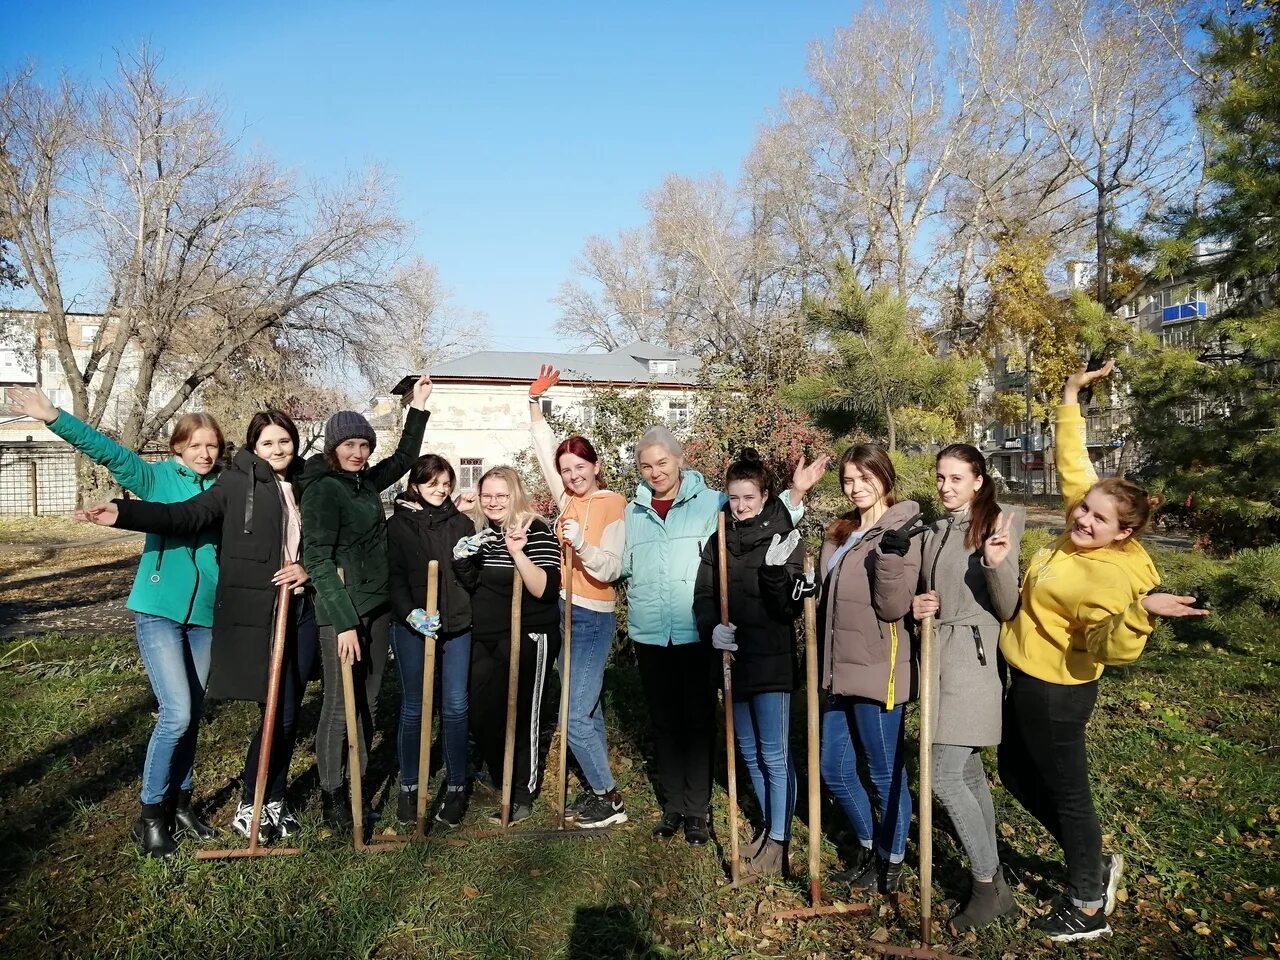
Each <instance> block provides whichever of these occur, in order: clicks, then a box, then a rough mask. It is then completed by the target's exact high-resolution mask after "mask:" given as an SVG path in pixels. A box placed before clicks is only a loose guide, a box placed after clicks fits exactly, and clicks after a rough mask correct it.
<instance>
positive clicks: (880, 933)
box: [871, 927, 889, 943]
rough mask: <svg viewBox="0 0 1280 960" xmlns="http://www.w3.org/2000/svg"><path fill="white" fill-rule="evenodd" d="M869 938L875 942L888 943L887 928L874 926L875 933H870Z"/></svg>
mask: <svg viewBox="0 0 1280 960" xmlns="http://www.w3.org/2000/svg"><path fill="white" fill-rule="evenodd" d="M871 939H872V940H874V941H875V942H876V943H888V942H889V928H888V927H876V930H875V933H873V934H871Z"/></svg>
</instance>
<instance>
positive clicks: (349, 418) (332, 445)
mask: <svg viewBox="0 0 1280 960" xmlns="http://www.w3.org/2000/svg"><path fill="white" fill-rule="evenodd" d="M351 439H360V440H368V441H369V452H370V453H372V452H373V448H374V447H376V446H377V445H378V437H377V434H375V433H374V432H373V427H371V426H369V421H368V420H366V419H365V418H364V417H363V416H361V415H360V414H358V413H356V412H355V411H354V410H339V411H338V412H337V413H335V414H334V415H333V416H332V417H330V418H329V422H328V423H326V424H325V425H324V452H325V453H333V451H334V450H336V449H338V444H340V443H342V442H343V441H344V440H351Z"/></svg>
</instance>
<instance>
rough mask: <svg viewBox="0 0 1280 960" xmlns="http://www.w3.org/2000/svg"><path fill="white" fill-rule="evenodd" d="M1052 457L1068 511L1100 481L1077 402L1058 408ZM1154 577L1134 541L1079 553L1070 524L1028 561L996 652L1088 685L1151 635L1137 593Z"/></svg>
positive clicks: (1040, 672)
mask: <svg viewBox="0 0 1280 960" xmlns="http://www.w3.org/2000/svg"><path fill="white" fill-rule="evenodd" d="M1057 440H1058V445H1057V449H1056V450H1055V457H1054V460H1055V462H1056V465H1057V468H1058V477H1059V481H1060V483H1061V484H1062V497H1063V500H1064V501H1065V502H1066V506H1067V518H1068V519H1067V523H1068V525H1069V524H1070V522H1071V520H1070V517H1071V512H1072V511H1073V510H1074V509H1075V507H1076V505H1077V504H1078V503H1079V502H1080V501H1081V500H1082V499H1083V498H1084V495H1085V494H1086V493H1088V492H1089V489H1090V488H1091V487H1092V486H1093V485H1094V483H1096V482H1097V480H1098V475H1097V473H1096V472H1095V471H1094V469H1093V464H1092V462H1091V461H1090V460H1089V453H1088V450H1087V449H1086V447H1085V421H1084V417H1082V416H1081V415H1080V408H1079V406H1077V405H1076V404H1068V405H1065V406H1061V407H1058V428H1057ZM1159 582H1160V575H1159V574H1158V573H1157V572H1156V568H1155V565H1154V564H1153V563H1152V562H1151V557H1150V556H1148V555H1147V551H1146V550H1144V549H1143V548H1142V544H1140V543H1138V542H1137V541H1136V540H1134V539H1133V538H1129V539H1128V540H1125V541H1123V542H1122V543H1121V544H1120V545H1119V546H1113V547H1101V548H1095V549H1092V550H1079V549H1077V548H1076V546H1075V545H1074V544H1073V543H1072V542H1071V536H1070V527H1069V526H1068V529H1067V531H1064V532H1063V534H1062V536H1060V537H1059V538H1058V539H1057V541H1055V542H1054V544H1053V545H1052V546H1050V547H1046V548H1044V549H1042V550H1040V551H1038V552H1037V553H1036V555H1035V556H1034V557H1032V558H1031V563H1030V564H1029V566H1028V567H1027V575H1026V578H1025V579H1024V580H1023V581H1022V602H1021V606H1020V608H1019V610H1018V613H1017V615H1016V616H1015V617H1014V618H1013V619H1012V620H1010V621H1008V622H1006V623H1005V624H1004V626H1003V628H1001V631H1000V652H1001V653H1003V654H1004V657H1005V659H1006V660H1007V661H1008V662H1009V663H1010V664H1011V665H1012V666H1014V667H1017V668H1018V669H1019V670H1021V671H1022V672H1023V673H1027V674H1030V675H1031V676H1033V677H1036V678H1038V679H1040V680H1044V681H1046V682H1048V683H1060V684H1064V685H1071V684H1077V683H1088V682H1089V681H1091V680H1096V679H1098V677H1100V676H1101V675H1102V668H1103V666H1104V665H1106V664H1121V663H1132V662H1133V661H1134V660H1136V659H1138V656H1139V655H1140V654H1141V653H1142V648H1143V647H1144V646H1146V643H1147V637H1148V636H1150V635H1151V618H1150V616H1149V615H1148V613H1147V611H1146V610H1145V609H1144V608H1143V606H1142V598H1143V597H1145V596H1146V595H1147V594H1148V593H1150V592H1151V589H1152V588H1153V587H1154V586H1156V585H1157V584H1158V583H1159Z"/></svg>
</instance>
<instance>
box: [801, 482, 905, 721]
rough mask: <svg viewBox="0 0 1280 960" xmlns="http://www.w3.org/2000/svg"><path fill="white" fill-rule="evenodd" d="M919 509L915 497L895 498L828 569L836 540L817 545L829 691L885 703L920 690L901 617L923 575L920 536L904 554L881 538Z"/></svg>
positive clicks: (824, 683)
mask: <svg viewBox="0 0 1280 960" xmlns="http://www.w3.org/2000/svg"><path fill="white" fill-rule="evenodd" d="M919 510H920V508H919V506H918V505H917V504H916V503H915V501H913V500H907V501H904V502H902V503H897V504H894V505H893V506H892V507H890V508H889V509H888V510H887V511H885V514H884V516H883V517H881V518H880V519H879V521H877V522H876V523H875V524H874V525H873V526H871V527H870V528H869V529H867V530H866V531H865V532H864V533H863V536H862V539H861V540H859V541H858V543H857V544H856V545H855V546H853V547H851V548H850V549H849V550H848V551H847V552H846V553H845V554H844V556H842V557H841V558H840V560H839V562H838V563H837V564H836V566H835V568H834V569H833V570H831V571H828V570H827V567H828V566H829V565H830V561H831V558H832V557H833V556H834V554H835V553H836V551H837V549H838V548H839V546H840V544H837V543H834V542H832V541H831V540H827V541H826V542H825V543H823V545H822V556H821V561H820V565H819V567H818V572H819V575H820V576H821V578H822V609H821V611H820V614H819V615H820V617H821V618H822V619H821V622H822V624H823V629H822V636H823V640H824V641H825V643H824V650H823V658H822V686H823V688H824V689H826V690H827V691H829V692H830V693H832V694H836V695H846V696H855V697H864V698H866V699H868V700H874V701H876V702H878V703H883V704H885V705H886V706H890V705H891V704H892V705H896V704H899V703H905V702H907V701H909V700H914V699H915V698H916V696H917V695H918V692H919V682H920V678H919V671H918V669H917V658H916V651H915V645H914V642H913V641H912V639H911V636H910V633H909V631H908V630H907V629H906V624H905V619H904V618H905V617H906V616H907V614H908V613H910V611H911V598H912V597H913V596H914V595H915V591H916V584H917V582H918V580H919V577H920V540H919V538H916V539H914V540H912V542H911V549H910V550H909V551H908V552H907V555H906V556H905V557H898V556H894V555H892V554H884V553H881V552H880V549H879V547H878V544H879V541H880V537H881V536H882V535H883V534H884V532H885V531H886V530H889V529H892V528H894V527H900V526H902V524H904V523H905V522H906V521H907V520H909V519H910V518H911V517H912V516H913V515H915V514H917V513H918V512H919ZM895 648H896V649H895Z"/></svg>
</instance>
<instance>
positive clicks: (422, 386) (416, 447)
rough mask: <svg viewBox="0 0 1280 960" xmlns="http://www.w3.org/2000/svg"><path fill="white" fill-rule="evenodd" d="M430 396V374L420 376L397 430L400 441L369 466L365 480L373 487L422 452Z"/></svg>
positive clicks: (401, 473) (392, 476)
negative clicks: (389, 451)
mask: <svg viewBox="0 0 1280 960" xmlns="http://www.w3.org/2000/svg"><path fill="white" fill-rule="evenodd" d="M430 396H431V378H430V377H428V376H425V375H424V376H421V377H419V378H418V382H417V383H415V384H414V385H413V400H412V401H411V402H410V404H409V413H408V415H407V416H406V417H405V420H404V429H403V430H401V431H400V442H399V443H398V444H397V445H396V449H395V452H394V453H393V454H391V456H389V457H386V458H384V459H382V460H379V461H378V462H377V463H375V464H374V465H373V466H372V467H370V468H369V477H368V479H369V483H370V484H371V485H372V486H373V489H375V490H378V491H382V490H385V489H387V487H389V486H391V485H392V484H393V483H395V482H396V481H397V480H399V479H400V478H401V477H403V476H404V475H405V474H406V473H408V472H409V470H410V469H411V468H412V467H413V464H414V461H416V460H417V459H418V455H419V454H420V453H421V452H422V435H423V434H424V433H426V430H427V420H428V419H429V418H430V416H431V414H429V413H427V400H428V399H429V398H430Z"/></svg>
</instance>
